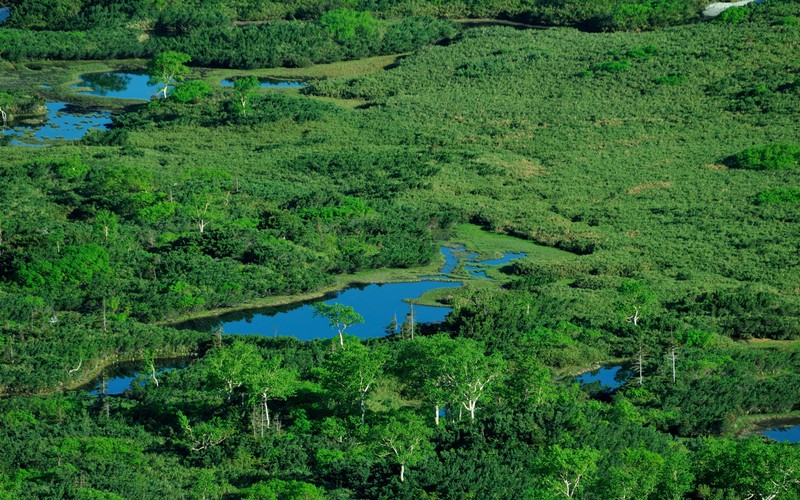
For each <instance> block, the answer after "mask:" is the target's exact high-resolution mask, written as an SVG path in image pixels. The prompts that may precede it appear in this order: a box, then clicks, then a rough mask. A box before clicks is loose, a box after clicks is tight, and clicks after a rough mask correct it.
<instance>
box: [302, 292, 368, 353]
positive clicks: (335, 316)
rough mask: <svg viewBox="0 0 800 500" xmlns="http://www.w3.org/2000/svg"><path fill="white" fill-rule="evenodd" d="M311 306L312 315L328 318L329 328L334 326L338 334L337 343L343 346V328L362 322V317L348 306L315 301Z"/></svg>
mask: <svg viewBox="0 0 800 500" xmlns="http://www.w3.org/2000/svg"><path fill="white" fill-rule="evenodd" d="M311 307H312V308H313V309H314V316H322V317H323V318H325V319H327V320H328V322H329V324H330V326H331V328H336V331H337V332H338V334H339V345H340V346H342V347H344V332H345V330H347V329H348V328H350V327H351V326H353V325H357V324H360V323H363V322H364V317H363V316H361V315H360V314H358V313H357V312H356V310H355V309H353V308H352V307H350V306H345V305H342V304H326V303H324V302H317V303H316V304H313V305H312V306H311Z"/></svg>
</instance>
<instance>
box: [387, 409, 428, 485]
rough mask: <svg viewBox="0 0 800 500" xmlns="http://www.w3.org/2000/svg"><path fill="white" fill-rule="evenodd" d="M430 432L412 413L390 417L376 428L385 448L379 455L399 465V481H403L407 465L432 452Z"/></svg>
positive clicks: (416, 462)
mask: <svg viewBox="0 0 800 500" xmlns="http://www.w3.org/2000/svg"><path fill="white" fill-rule="evenodd" d="M432 433H433V432H432V430H431V429H430V428H428V427H426V426H425V424H423V422H422V419H420V418H419V417H417V416H416V415H413V414H409V415H403V416H402V417H400V418H394V417H392V419H391V420H390V421H389V422H388V423H386V424H383V425H381V426H380V427H378V429H377V430H376V434H377V437H378V440H379V442H380V446H381V448H383V449H384V450H385V451H384V453H381V456H382V457H389V458H390V460H391V461H392V462H394V463H395V464H397V465H399V466H400V482H403V481H405V472H406V467H407V466H408V467H412V466H414V465H416V464H418V463H420V462H422V461H423V460H425V458H427V457H428V456H430V455H431V453H432V452H433V445H432V444H431V442H430V437H431V435H432Z"/></svg>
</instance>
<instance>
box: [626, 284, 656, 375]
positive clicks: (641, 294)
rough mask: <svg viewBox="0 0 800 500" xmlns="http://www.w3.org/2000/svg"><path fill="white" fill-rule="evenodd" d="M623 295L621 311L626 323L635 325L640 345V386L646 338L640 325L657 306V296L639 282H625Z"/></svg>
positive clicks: (638, 369)
mask: <svg viewBox="0 0 800 500" xmlns="http://www.w3.org/2000/svg"><path fill="white" fill-rule="evenodd" d="M619 292H620V294H621V295H622V303H621V304H620V310H621V311H622V313H623V314H624V315H625V321H627V322H628V323H630V324H632V325H633V328H634V332H635V336H636V337H637V342H638V344H639V349H638V363H637V367H636V370H637V372H638V374H639V385H643V384H644V367H643V363H644V359H643V358H644V336H643V332H642V330H641V327H640V325H639V322H640V321H641V319H642V316H644V315H646V314H649V313H650V312H651V311H652V309H653V308H654V306H655V303H656V296H655V294H654V293H653V291H652V290H650V288H648V286H647V285H646V284H645V283H644V282H642V281H637V280H625V281H623V282H622V285H621V286H620V287H619Z"/></svg>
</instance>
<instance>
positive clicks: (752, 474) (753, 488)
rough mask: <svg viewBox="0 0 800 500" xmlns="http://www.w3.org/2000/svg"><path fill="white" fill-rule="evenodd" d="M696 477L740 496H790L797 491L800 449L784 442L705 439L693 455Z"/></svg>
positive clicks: (799, 483) (799, 484) (750, 439)
mask: <svg viewBox="0 0 800 500" xmlns="http://www.w3.org/2000/svg"><path fill="white" fill-rule="evenodd" d="M695 463H696V467H697V469H698V476H701V477H702V478H703V479H704V480H705V481H708V482H709V484H710V485H712V486H714V487H716V488H720V489H722V488H726V489H728V488H729V489H731V490H733V492H734V493H735V494H736V495H738V496H741V497H748V496H749V497H760V498H770V497H772V498H776V497H777V498H781V496H786V497H787V498H792V497H794V496H797V495H798V493H800V478H798V475H797V471H798V470H800V450H798V448H797V447H796V446H794V445H792V444H788V443H771V442H763V441H762V440H760V439H758V438H749V439H741V440H717V439H707V440H704V441H703V442H702V443H701V447H700V449H699V450H698V453H697V456H696V458H695Z"/></svg>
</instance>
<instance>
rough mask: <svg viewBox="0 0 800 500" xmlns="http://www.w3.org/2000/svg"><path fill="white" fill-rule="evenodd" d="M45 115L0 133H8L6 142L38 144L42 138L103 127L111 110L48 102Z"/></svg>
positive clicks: (67, 136) (70, 137) (63, 136)
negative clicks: (84, 108)
mask: <svg viewBox="0 0 800 500" xmlns="http://www.w3.org/2000/svg"><path fill="white" fill-rule="evenodd" d="M45 106H46V107H47V116H46V117H45V118H44V119H42V120H41V121H40V122H39V123H37V124H32V125H19V126H15V127H13V128H7V129H5V130H3V135H4V136H7V137H11V139H10V141H9V144H11V145H14V146H41V145H43V144H44V141H47V140H56V139H67V140H74V139H80V138H81V137H83V136H84V135H85V134H86V132H88V131H89V130H92V129H103V128H105V126H106V125H108V124H110V123H111V113H109V112H107V111H82V110H80V109H79V108H76V107H75V106H72V105H69V104H67V103H64V102H48V103H47V104H45Z"/></svg>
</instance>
